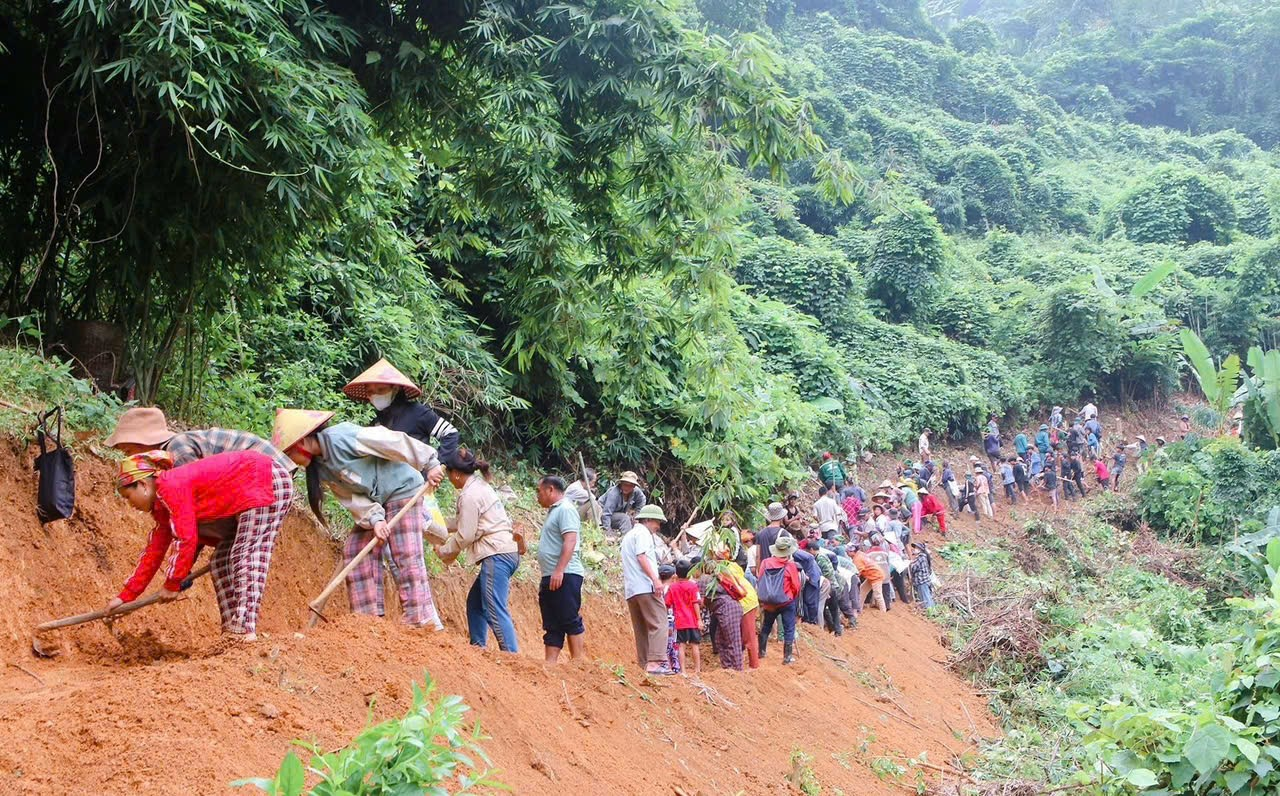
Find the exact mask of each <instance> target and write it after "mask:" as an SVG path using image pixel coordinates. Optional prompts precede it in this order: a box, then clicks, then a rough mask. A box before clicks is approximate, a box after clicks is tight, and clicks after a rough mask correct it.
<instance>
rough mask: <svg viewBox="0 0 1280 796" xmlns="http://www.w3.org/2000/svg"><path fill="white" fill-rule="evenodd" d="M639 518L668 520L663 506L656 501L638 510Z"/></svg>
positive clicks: (659, 520)
mask: <svg viewBox="0 0 1280 796" xmlns="http://www.w3.org/2000/svg"><path fill="white" fill-rule="evenodd" d="M636 519H637V520H657V521H658V522H666V521H667V515H666V514H664V513H663V512H662V507H661V506H659V505H658V504H656V503H650V504H649V505H647V506H645V507H644V508H642V509H640V510H639V511H638V512H636Z"/></svg>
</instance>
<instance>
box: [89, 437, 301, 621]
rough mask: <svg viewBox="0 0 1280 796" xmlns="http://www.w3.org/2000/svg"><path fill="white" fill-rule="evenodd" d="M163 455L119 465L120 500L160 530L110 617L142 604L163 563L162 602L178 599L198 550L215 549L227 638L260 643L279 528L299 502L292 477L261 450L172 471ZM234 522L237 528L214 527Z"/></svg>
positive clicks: (154, 530) (218, 456) (151, 454)
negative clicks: (127, 606) (263, 605)
mask: <svg viewBox="0 0 1280 796" xmlns="http://www.w3.org/2000/svg"><path fill="white" fill-rule="evenodd" d="M170 468H173V459H172V458H171V457H170V456H169V454H167V453H165V452H164V451H148V452H146V453H139V454H137V455H134V456H129V457H127V458H126V459H125V460H124V461H122V462H121V463H120V478H119V484H118V489H119V492H120V495H121V496H122V497H124V499H125V500H127V501H129V504H130V505H131V506H133V507H134V508H135V509H138V510H139V511H149V512H151V516H152V517H154V518H155V522H156V524H155V527H154V528H152V530H151V535H150V536H149V537H148V538H147V547H146V549H145V550H144V551H143V552H142V557H141V558H140V559H139V560H138V566H137V569H135V570H134V572H133V575H132V576H131V577H130V578H129V580H128V582H126V583H125V585H124V588H123V589H122V590H121V591H120V595H119V596H118V597H116V598H114V599H113V600H111V602H109V603H107V612H108V613H110V612H112V611H114V610H115V609H117V608H119V607H120V606H121V605H124V604H125V603H127V602H132V601H133V600H135V599H137V597H138V595H140V594H142V592H143V591H145V590H146V588H147V585H148V584H149V583H150V582H151V578H152V577H153V576H154V575H155V574H156V571H157V570H158V569H160V566H161V564H162V563H163V562H164V559H165V554H166V553H167V552H168V550H169V545H170V544H172V545H174V548H175V549H174V553H173V558H172V561H171V563H170V564H169V569H168V570H167V571H166V572H165V580H164V588H163V589H162V590H161V592H160V595H161V600H163V601H166V602H167V601H169V600H173V599H175V598H176V597H177V596H178V594H179V592H181V591H182V588H183V581H184V580H186V579H187V577H188V576H189V575H190V574H191V567H192V566H193V565H194V564H195V561H196V556H197V555H199V553H200V548H201V547H204V546H210V547H213V548H214V551H213V558H212V560H211V562H210V567H211V570H212V574H213V589H214V593H215V594H216V595H217V598H218V610H219V611H220V612H221V613H222V632H223V633H226V634H228V635H229V636H231V637H233V638H236V639H239V640H242V641H254V640H256V639H257V625H258V610H259V607H260V606H261V603H262V590H263V588H265V587H266V585H267V568H268V566H269V565H270V563H271V549H272V547H273V546H274V545H275V541H276V536H277V535H278V534H279V532H280V525H281V523H283V522H284V517H285V514H287V513H288V512H289V506H290V505H292V504H293V479H292V478H290V476H289V473H288V472H287V471H286V470H285V469H284V467H283V466H281V465H280V464H279V463H278V462H276V461H275V460H273V459H272V458H271V457H270V456H267V455H265V454H262V453H259V452H257V451H232V452H228V453H219V454H216V455H214V456H209V457H207V458H204V459H200V460H198V461H194V462H192V463H191V464H187V465H184V466H182V467H177V468H173V469H170ZM231 517H234V518H236V520H235V523H234V524H230V523H220V524H219V523H213V521H214V520H223V519H228V518H231Z"/></svg>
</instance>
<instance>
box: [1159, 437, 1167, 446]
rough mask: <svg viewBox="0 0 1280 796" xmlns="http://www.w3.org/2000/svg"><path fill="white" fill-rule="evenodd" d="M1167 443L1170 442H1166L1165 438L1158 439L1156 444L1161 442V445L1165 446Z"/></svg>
mask: <svg viewBox="0 0 1280 796" xmlns="http://www.w3.org/2000/svg"><path fill="white" fill-rule="evenodd" d="M1167 441H1168V440H1166V439H1165V438H1164V437H1156V442H1159V443H1160V444H1161V445H1163V444H1164V443H1165V442H1167Z"/></svg>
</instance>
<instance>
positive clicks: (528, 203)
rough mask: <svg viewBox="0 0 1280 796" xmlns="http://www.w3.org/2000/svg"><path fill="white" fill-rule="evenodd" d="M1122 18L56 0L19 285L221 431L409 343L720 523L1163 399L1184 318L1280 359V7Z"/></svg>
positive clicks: (848, 6)
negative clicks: (1059, 410) (794, 495)
mask: <svg viewBox="0 0 1280 796" xmlns="http://www.w3.org/2000/svg"><path fill="white" fill-rule="evenodd" d="M1087 5H1088V10H1087V12H1086V11H1084V10H1081V7H1080V5H1079V4H1075V3H1067V2H1065V0H1043V1H1042V2H1037V3H1031V4H1013V3H1002V2H994V1H993V2H986V3H966V4H956V3H946V2H929V3H923V4H921V3H918V2H916V1H915V0H805V1H804V2H800V1H799V0H767V1H766V0H737V1H735V2H729V1H728V0H696V2H694V1H692V0H688V1H686V2H671V3H665V2H660V0H588V1H587V2H579V3H564V4H543V3H534V2H516V1H515V0H509V1H508V2H479V0H476V1H475V2H464V3H449V4H409V5H397V6H395V7H393V8H392V9H391V10H390V11H388V10H387V9H385V8H383V7H382V6H380V5H378V4H370V3H362V2H355V3H338V2H319V1H318V0H316V1H314V2H313V1H312V0H249V2H239V3H225V2H213V3H195V2H192V1H191V0H130V1H129V2H123V3H121V2H100V1H99V0H66V2H60V3H54V4H23V3H19V4H18V5H17V6H14V7H11V8H9V9H8V10H6V11H4V12H2V13H3V14H4V21H5V22H6V24H5V25H4V26H3V30H4V32H3V33H0V58H2V59H3V60H4V62H5V64H6V66H11V67H13V68H10V69H8V70H6V73H7V74H12V75H14V76H15V78H14V80H13V81H10V82H9V83H8V84H7V85H6V86H5V87H4V88H3V89H2V90H0V111H2V113H0V119H3V121H2V122H0V185H3V191H0V203H2V204H0V225H2V226H0V251H2V252H3V259H4V263H5V265H4V269H5V273H4V274H3V275H2V277H0V301H3V302H4V304H5V313H4V314H5V315H7V316H8V317H9V318H10V326H11V327H12V328H14V329H22V330H24V331H25V332H26V333H27V334H28V336H31V335H32V334H36V333H38V334H41V335H43V337H44V339H45V341H46V342H49V343H55V342H59V341H62V340H63V339H64V338H65V337H66V332H67V330H68V329H69V328H70V327H71V326H72V325H73V322H75V321H85V320H101V321H107V322H110V323H112V324H115V325H117V326H118V327H120V328H122V329H123V330H124V333H125V340H126V346H125V349H126V350H125V351H124V360H125V366H126V367H125V368H122V369H121V373H122V374H123V373H124V372H125V371H126V370H127V372H129V373H131V374H133V375H134V376H136V379H137V386H138V394H139V396H140V397H141V398H142V399H143V400H153V399H154V400H159V401H160V402H161V403H162V404H163V405H165V406H166V407H168V408H169V409H170V410H171V411H174V412H176V413H178V414H182V415H185V416H187V417H188V418H190V419H191V420H193V421H196V422H218V423H223V424H232V425H241V426H246V427H251V428H255V429H263V428H264V427H265V426H266V425H267V423H268V422H269V419H270V416H271V407H273V406H275V405H280V404H290V405H314V406H327V407H332V406H335V405H337V404H338V403H340V402H339V400H338V398H337V396H336V393H335V388H336V387H337V386H338V385H339V384H341V383H342V382H343V380H344V379H345V378H347V377H349V376H351V375H352V374H353V373H355V372H356V371H358V370H359V369H360V368H361V367H362V366H364V365H366V364H367V363H368V362H369V361H370V360H371V359H372V358H373V357H375V356H376V355H386V356H388V357H389V358H391V359H392V360H394V361H395V362H396V363H397V364H398V365H400V366H401V367H402V368H403V369H405V370H406V371H410V372H412V373H414V374H415V375H416V376H418V377H420V378H421V379H422V381H423V382H424V386H426V387H427V389H428V392H429V394H430V395H431V396H432V400H433V401H434V402H436V403H437V404H439V405H442V406H444V407H445V408H447V409H450V410H451V411H452V412H453V413H454V414H455V419H456V421H457V422H458V424H459V425H460V426H461V427H462V428H463V429H464V434H465V435H466V437H467V438H468V439H469V440H471V441H472V442H478V443H481V444H491V443H500V445H501V447H504V448H506V449H507V450H510V451H511V452H512V453H514V454H517V455H520V456H522V457H524V458H527V459H530V460H534V461H540V462H543V463H545V464H546V465H548V466H563V464H564V463H565V462H567V461H568V460H569V459H570V458H571V457H572V456H573V454H574V453H575V452H576V451H580V450H581V451H585V453H586V454H587V456H588V458H590V459H591V460H592V461H593V462H601V463H606V464H608V463H614V464H618V465H626V466H633V467H641V468H642V469H645V470H646V471H648V472H651V473H654V480H655V481H656V482H658V485H659V486H660V487H662V486H665V487H666V489H667V492H668V495H669V497H670V498H671V499H672V500H677V501H679V502H682V503H692V502H695V501H700V502H702V503H704V504H705V505H708V506H712V505H721V504H726V503H736V504H747V503H751V502H756V501H759V500H761V499H762V498H763V497H764V496H765V494H766V492H767V490H768V489H769V488H770V487H771V486H772V485H773V484H775V483H777V482H778V481H780V480H784V479H786V478H788V477H789V476H790V475H792V474H793V473H794V472H795V468H796V465H797V464H799V463H801V462H802V461H803V460H804V459H805V458H806V457H808V456H811V455H812V454H813V452H814V451H815V450H819V449H822V448H827V447H830V448H833V449H837V450H840V451H842V452H853V451H856V450H858V449H860V448H867V447H884V446H888V445H892V444H896V443H901V442H904V441H906V440H909V439H910V438H911V437H912V436H913V435H914V434H916V433H917V432H918V430H919V429H920V428H921V427H923V426H925V425H929V426H932V427H933V428H935V429H945V430H946V431H948V432H950V433H953V434H961V433H965V432H969V431H972V430H974V429H976V427H977V426H978V424H979V423H980V422H981V420H982V419H983V418H984V417H985V415H986V413H988V412H991V411H995V412H997V413H1019V412H1022V411H1024V410H1027V409H1029V408H1030V407H1032V406H1035V405H1039V404H1043V403H1049V402H1073V401H1075V400H1076V399H1077V398H1079V397H1081V396H1082V395H1087V396H1090V397H1103V398H1106V397H1114V398H1119V399H1121V400H1129V399H1133V398H1143V397H1148V396H1153V395H1161V394H1164V393H1167V392H1168V391H1169V390H1170V389H1171V388H1173V387H1174V386H1175V385H1176V384H1177V382H1178V379H1179V371H1180V359H1179V355H1178V345H1177V336H1176V331H1177V327H1178V326H1186V327H1189V328H1192V329H1194V330H1196V331H1197V332H1198V334H1199V335H1200V336H1201V338H1202V339H1203V340H1204V341H1205V344H1206V345H1207V346H1208V347H1209V349H1210V350H1211V351H1212V352H1213V353H1214V355H1215V356H1219V357H1221V356H1224V355H1225V354H1227V353H1229V352H1236V353H1238V354H1239V355H1240V356H1241V357H1242V358H1243V357H1244V355H1245V353H1246V351H1247V349H1248V348H1249V347H1250V346H1252V345H1261V346H1262V347H1263V348H1268V349H1269V348H1275V347H1276V343H1277V339H1278V338H1280V334H1278V332H1280V321H1278V320H1277V315H1278V313H1280V245H1278V244H1277V243H1276V241H1275V238H1274V236H1273V228H1274V226H1275V217H1276V212H1277V202H1280V192H1278V191H1277V185H1278V184H1280V183H1277V175H1278V174H1280V171H1277V163H1276V160H1275V157H1274V155H1273V154H1272V153H1271V152H1270V151H1269V150H1268V149H1267V148H1266V147H1269V146H1270V145H1271V143H1272V138H1271V137H1269V136H1270V135H1271V134H1270V133H1268V132H1267V130H1268V129H1269V125H1272V124H1273V118H1272V117H1273V116H1274V113H1272V112H1271V110H1270V109H1271V108H1272V107H1273V106H1272V105H1271V104H1269V103H1270V102H1271V101H1272V99H1273V97H1272V93H1271V90H1270V81H1271V80H1273V78H1272V77H1271V76H1270V74H1269V72H1267V70H1266V69H1265V68H1262V67H1258V66H1256V64H1265V63H1267V62H1268V61H1267V60H1266V58H1265V53H1266V51H1267V48H1268V47H1270V46H1272V45H1271V44H1270V42H1271V41H1272V40H1273V39H1274V37H1273V36H1271V35H1270V34H1269V33H1268V31H1269V30H1271V29H1272V27H1274V20H1275V18H1276V17H1275V15H1274V14H1271V13H1269V12H1268V11H1267V10H1266V9H1264V8H1262V7H1261V5H1259V6H1258V7H1257V8H1254V6H1252V5H1250V4H1245V5H1243V6H1240V7H1237V6H1235V5H1230V6H1228V5H1223V6H1222V7H1221V8H1216V7H1214V8H1211V9H1210V10H1209V11H1207V12H1205V13H1206V14H1207V16H1197V15H1199V14H1201V6H1200V5H1199V4H1196V6H1195V7H1194V8H1192V7H1190V6H1189V5H1188V6H1187V7H1183V5H1180V4H1177V3H1174V4H1157V3H1154V2H1141V1H1140V0H1109V1H1108V2H1098V3H1091V4H1087ZM1269 26H1270V27H1269ZM1118 42H1124V43H1126V46H1125V47H1118V46H1117V43H1118ZM1104 51H1105V52H1107V53H1111V52H1115V51H1121V52H1122V53H1123V55H1119V56H1110V55H1109V56H1108V57H1106V58H1104V57H1101V55H1100V53H1103V52H1104ZM19 67H21V68H19ZM1148 67H1150V68H1148ZM1175 67H1176V68H1175ZM1209 67H1212V70H1216V71H1213V74H1215V75H1221V76H1222V80H1224V81H1226V80H1228V78H1229V79H1230V81H1229V82H1230V83H1231V85H1230V90H1229V91H1228V90H1225V89H1222V90H1219V89H1221V88H1222V87H1218V88H1214V87H1213V86H1212V85H1211V86H1208V87H1206V86H1203V85H1201V84H1200V82H1199V81H1200V79H1201V77H1202V76H1203V75H1204V74H1206V72H1205V69H1207V68H1209ZM1215 79H1216V78H1215ZM1197 92H1199V93H1197ZM1156 95H1158V96H1156ZM1169 108H1174V109H1175V110H1174V111H1169V110H1168V109H1169ZM1104 110H1105V111H1106V112H1103V111H1104ZM1171 114H1172V115H1171ZM1135 123H1136V124H1135ZM1173 128H1178V129H1173ZM1186 128H1189V129H1190V130H1192V132H1193V133H1195V134H1194V135H1192V134H1187V133H1185V132H1181V130H1182V129H1186ZM33 142H34V143H35V144H36V145H34V146H33ZM1157 273H1158V275H1159V276H1161V277H1163V278H1161V279H1159V280H1157V281H1154V282H1153V281H1152V280H1150V279H1149V278H1148V279H1144V278H1145V277H1149V276H1150V275H1152V274H1157ZM345 411H350V408H348V409H347V410H345Z"/></svg>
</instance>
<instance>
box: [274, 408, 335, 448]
mask: <svg viewBox="0 0 1280 796" xmlns="http://www.w3.org/2000/svg"><path fill="white" fill-rule="evenodd" d="M332 417H333V412H319V411H315V410H312V409H277V410H276V424H275V428H273V429H272V430H271V444H272V445H274V446H275V447H276V450H279V451H284V452H286V453H287V452H288V451H289V449H290V448H292V447H293V446H294V445H297V444H298V441H299V440H302V439H304V438H306V437H308V436H310V435H311V433H312V432H314V431H315V430H316V429H318V428H320V427H321V426H323V425H324V424H325V423H328V422H329V419H330V418H332Z"/></svg>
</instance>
